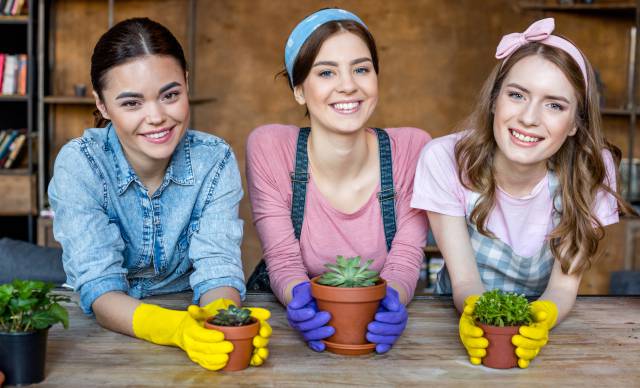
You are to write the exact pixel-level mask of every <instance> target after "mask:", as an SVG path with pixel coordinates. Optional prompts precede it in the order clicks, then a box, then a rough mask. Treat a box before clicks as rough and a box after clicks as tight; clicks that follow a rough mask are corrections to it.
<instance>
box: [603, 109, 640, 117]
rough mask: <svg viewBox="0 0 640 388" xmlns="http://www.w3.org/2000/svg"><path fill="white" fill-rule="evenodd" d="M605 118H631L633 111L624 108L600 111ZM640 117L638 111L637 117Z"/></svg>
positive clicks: (638, 111)
mask: <svg viewBox="0 0 640 388" xmlns="http://www.w3.org/2000/svg"><path fill="white" fill-rule="evenodd" d="M600 113H602V115H603V116H631V111H630V110H629V109H624V108H602V109H601V110H600ZM638 115H640V110H637V111H636V116H638Z"/></svg>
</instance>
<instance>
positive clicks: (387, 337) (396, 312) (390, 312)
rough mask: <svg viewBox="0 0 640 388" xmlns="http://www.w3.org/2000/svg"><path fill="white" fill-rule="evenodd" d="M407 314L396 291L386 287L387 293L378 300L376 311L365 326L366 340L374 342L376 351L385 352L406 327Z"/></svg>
mask: <svg viewBox="0 0 640 388" xmlns="http://www.w3.org/2000/svg"><path fill="white" fill-rule="evenodd" d="M408 319H409V314H408V313H407V309H406V308H405V307H404V305H403V304H402V303H401V302H400V298H399V297H398V292H397V291H396V290H394V289H393V288H391V287H387V295H386V296H385V297H384V299H382V302H380V307H378V312H376V315H375V317H374V318H373V321H372V322H371V323H370V324H369V325H368V326H367V329H368V331H367V341H369V342H371V343H374V344H376V352H377V353H386V352H388V351H389V349H391V347H392V346H393V344H394V343H395V342H396V341H397V340H398V338H399V337H400V334H402V332H403V331H404V328H405V327H407V320H408Z"/></svg>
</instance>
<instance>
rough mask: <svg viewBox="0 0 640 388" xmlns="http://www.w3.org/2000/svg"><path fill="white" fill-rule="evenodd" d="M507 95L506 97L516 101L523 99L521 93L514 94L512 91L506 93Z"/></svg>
mask: <svg viewBox="0 0 640 388" xmlns="http://www.w3.org/2000/svg"><path fill="white" fill-rule="evenodd" d="M507 95H508V96H509V97H511V98H514V99H516V100H519V99H521V98H524V96H523V95H522V93H519V92H514V91H511V92H508V93H507Z"/></svg>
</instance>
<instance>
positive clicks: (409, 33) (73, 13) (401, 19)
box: [53, 0, 638, 273]
mask: <svg viewBox="0 0 640 388" xmlns="http://www.w3.org/2000/svg"><path fill="white" fill-rule="evenodd" d="M55 3H56V5H55V10H54V18H55V23H56V26H57V29H56V32H55V41H56V53H55V68H54V73H53V77H54V91H55V92H56V93H58V94H67V95H69V94H72V90H73V89H72V87H73V84H74V83H85V84H87V85H89V84H90V82H89V59H90V55H91V50H92V47H93V45H94V44H95V42H96V40H97V39H98V37H99V36H100V34H101V33H102V32H104V30H105V29H106V26H107V9H106V3H107V2H106V1H82V0H58V1H56V2H55ZM517 3H518V2H516V1H512V0H483V1H477V0H451V1H443V0H395V1H388V0H352V1H341V0H337V1H331V2H328V1H320V0H304V1H302V0H300V1H292V0H200V1H198V3H197V4H198V5H197V18H196V19H197V20H196V48H195V50H196V51H195V53H196V64H195V68H194V71H193V73H194V74H193V75H194V76H195V84H194V85H193V86H194V87H195V94H196V96H199V97H212V98H215V101H213V102H209V103H206V104H202V105H198V106H196V107H195V108H194V122H193V127H194V128H196V129H199V130H203V131H208V132H212V133H214V134H216V135H218V136H221V137H223V138H224V139H226V140H227V141H228V142H229V143H230V144H231V145H232V147H233V149H234V150H235V152H236V155H237V157H238V160H239V162H240V168H241V170H242V171H243V172H244V158H245V152H244V148H245V141H246V138H247V135H248V134H249V133H250V131H251V130H252V129H253V128H255V127H256V126H258V125H261V124H266V123H291V124H298V125H303V124H305V123H306V120H305V118H304V110H303V108H301V107H300V106H298V105H297V104H296V103H295V101H294V99H293V97H292V95H291V92H290V90H289V88H288V86H287V83H286V80H284V79H277V80H274V75H275V74H276V73H277V72H278V71H280V70H281V68H282V64H283V55H284V54H283V46H284V43H285V40H286V38H287V36H288V34H289V32H290V31H291V29H292V28H293V27H294V26H295V24H296V23H297V22H298V21H299V20H301V19H302V18H304V17H305V16H306V15H308V14H310V13H312V12H313V11H315V10H317V9H320V8H322V7H328V6H338V7H343V8H345V9H348V10H351V11H353V12H355V13H356V14H358V15H359V16H360V17H361V18H362V19H363V20H364V21H365V23H367V25H368V27H369V29H370V30H371V32H372V33H373V35H374V37H375V38H376V40H377V43H378V49H379V56H380V69H381V71H380V77H379V79H380V100H379V103H378V107H377V110H376V112H375V114H374V116H373V118H372V119H371V121H370V124H371V125H372V126H380V127H387V126H415V127H419V128H422V129H424V130H427V131H429V132H430V133H431V135H432V136H434V137H437V136H442V135H445V134H447V133H449V132H450V131H451V130H452V128H453V127H454V126H455V125H456V124H457V123H458V122H459V121H461V120H462V119H463V118H464V117H465V116H466V115H467V114H468V113H469V112H470V110H471V108H472V105H473V102H474V98H475V96H476V94H477V93H478V91H479V89H480V86H481V84H482V82H483V80H484V79H485V77H486V76H487V75H488V73H489V72H490V70H491V68H492V67H493V66H494V65H495V63H496V61H495V59H494V58H493V55H494V53H495V47H496V45H497V43H498V41H499V39H500V37H501V36H502V35H503V34H505V33H509V32H514V31H522V30H523V29H524V28H526V26H527V25H528V24H529V23H530V22H532V21H533V20H535V19H536V18H537V17H539V16H541V14H540V13H538V12H523V11H521V10H520V9H519V8H518V6H517ZM187 7H188V3H187V2H186V1H179V0H158V1H151V0H135V1H134V0H131V1H116V8H115V20H116V21H119V20H122V19H125V18H128V17H132V16H148V17H150V18H152V19H155V20H157V21H159V22H161V23H163V24H165V25H166V26H167V27H168V28H169V29H171V30H172V31H173V32H174V33H175V35H176V36H177V37H178V39H179V40H180V41H181V42H182V43H183V46H184V47H185V49H186V48H187V43H188V42H187V36H188V35H187V31H188V29H187V28H188V26H187V24H186V20H187V15H188V13H187V12H188V10H187ZM587 22H589V24H588V25H589V26H595V28H597V29H598V30H597V31H598V32H597V33H594V32H593V30H591V29H590V30H585V29H584V26H585V24H584V23H587ZM558 24H559V28H558V31H559V32H561V33H566V34H567V35H569V36H571V37H572V38H574V40H575V41H576V42H577V43H578V44H580V46H581V47H582V48H583V49H584V51H585V52H586V53H587V55H589V56H591V55H593V56H594V63H596V65H598V64H602V66H604V65H605V64H606V66H607V68H606V70H603V73H602V75H603V79H604V80H605V82H606V83H607V88H608V89H607V92H608V93H609V94H610V95H611V97H610V99H611V101H612V102H616V103H619V102H621V101H623V100H622V99H621V96H623V95H624V85H623V84H624V78H623V75H624V74H626V73H625V67H624V61H625V60H626V59H625V58H626V57H624V55H622V57H621V54H620V53H621V52H625V48H624V47H626V46H624V42H623V41H622V40H620V36H623V37H624V36H626V35H625V33H624V31H623V29H624V28H626V25H625V24H624V22H622V21H618V20H609V22H607V23H605V22H604V21H602V22H600V21H598V20H590V21H589V20H587V21H585V20H584V18H583V17H582V16H580V17H575V16H567V15H559V17H558ZM611 25H613V27H611ZM590 28H591V27H590ZM614 36H615V38H614ZM611 42H614V43H611ZM187 55H188V54H187ZM607 58H620V59H621V61H620V63H612V62H614V61H611V60H608V59H607ZM91 110H92V108H91V109H90V108H88V107H86V106H85V107H77V106H76V107H71V106H64V107H58V108H56V120H55V128H56V130H55V133H54V149H55V150H57V149H59V147H60V146H61V145H62V144H64V143H65V142H66V141H68V140H69V139H71V138H73V137H75V136H78V135H80V134H81V133H82V130H83V128H85V127H88V126H90V125H91V123H92V118H91V115H90V113H91ZM618 121H620V120H618ZM618 126H619V127H621V128H623V129H618V130H616V131H617V132H614V135H615V139H614V140H615V141H616V143H618V144H619V145H621V146H622V145H625V144H626V141H625V139H624V137H623V135H624V133H623V132H622V131H623V130H624V128H625V127H624V121H622V124H618ZM636 152H638V151H636ZM636 154H637V155H638V153H636ZM241 216H242V217H243V218H244V219H245V221H246V224H245V225H246V226H245V239H244V243H243V259H244V261H245V271H246V272H247V273H249V271H251V269H252V268H253V266H254V265H255V263H256V262H257V261H258V260H259V259H260V257H261V249H260V242H259V240H258V238H257V236H256V233H255V230H254V228H253V225H252V223H251V212H250V204H249V201H248V199H247V198H246V197H245V199H244V200H243V202H242V205H241Z"/></svg>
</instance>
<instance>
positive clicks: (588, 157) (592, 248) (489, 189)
mask: <svg viewBox="0 0 640 388" xmlns="http://www.w3.org/2000/svg"><path fill="white" fill-rule="evenodd" d="M532 55H538V56H540V57H542V58H544V59H545V60H547V61H549V62H551V63H553V64H554V65H556V66H557V67H558V68H559V69H560V70H561V71H562V73H563V74H564V75H565V76H566V77H567V79H568V80H569V82H570V83H571V85H572V86H573V90H574V93H575V96H576V99H577V109H576V115H575V118H574V120H575V122H574V123H575V126H576V128H577V131H576V134H575V135H574V136H569V137H567V139H566V140H565V142H564V143H563V145H562V146H561V147H560V149H559V150H558V151H557V152H556V153H555V154H554V155H553V156H552V157H551V158H549V160H548V162H547V168H548V169H549V170H552V171H554V172H555V174H556V175H557V176H558V180H559V185H560V187H559V192H558V194H557V195H559V196H560V199H561V202H562V209H556V210H559V214H560V221H559V223H558V224H557V225H555V227H554V229H553V230H552V231H551V233H550V234H549V236H548V237H549V240H550V244H551V251H552V252H553V255H554V257H555V258H556V260H558V261H560V264H561V266H562V271H563V272H564V273H581V272H582V271H584V270H586V269H588V268H589V266H590V265H591V261H592V259H593V258H594V257H595V255H596V251H597V248H598V244H599V242H600V240H601V239H602V237H603V234H604V229H603V227H602V225H601V224H600V222H599V221H598V219H597V218H596V217H595V215H594V214H593V209H594V204H595V201H596V195H597V193H598V191H600V190H604V191H605V192H608V193H610V194H611V195H613V196H614V197H615V198H616V201H617V204H618V209H619V211H620V212H621V213H623V214H624V213H626V214H635V211H634V210H633V208H631V206H629V205H628V204H627V203H626V202H625V201H624V199H622V197H621V196H620V194H618V192H619V190H618V189H616V190H611V189H610V188H609V185H608V183H609V181H608V178H607V170H606V167H605V162H604V160H603V157H602V151H603V150H608V151H610V152H611V155H612V156H613V159H614V162H615V164H616V166H617V165H619V163H620V157H621V152H620V150H619V149H618V148H617V147H616V146H614V145H613V144H611V143H609V142H608V141H607V140H606V139H605V138H604V134H603V133H602V121H601V116H600V107H599V103H598V92H597V88H596V85H595V74H594V72H593V68H592V67H591V64H590V63H589V62H588V61H587V59H586V57H585V63H586V67H587V75H588V80H587V81H588V87H587V89H586V90H585V80H584V77H583V75H582V71H581V70H580V67H579V66H578V64H577V63H576V62H575V61H574V60H573V58H571V56H570V55H569V54H567V53H566V52H565V51H564V50H562V49H559V48H557V47H553V46H548V45H544V44H541V43H529V44H527V45H525V46H522V47H521V48H520V49H518V50H517V51H515V52H514V53H513V54H512V55H511V56H510V57H509V58H508V59H507V60H505V61H504V63H503V64H497V65H496V66H495V68H494V69H493V71H492V73H491V75H490V76H489V78H488V79H487V80H486V81H485V84H484V86H483V88H482V91H481V93H480V97H479V99H478V102H477V105H476V107H475V110H474V112H473V113H472V114H471V116H470V117H469V118H468V119H467V121H466V123H465V128H470V131H469V132H468V133H467V135H466V136H464V137H463V138H462V139H461V140H460V141H459V142H458V143H457V144H456V146H455V157H456V162H457V164H458V166H460V168H459V171H458V177H459V179H460V182H462V184H463V185H464V186H465V187H466V188H467V189H469V190H472V191H475V192H478V193H480V198H479V200H478V204H477V206H476V207H475V208H474V210H473V211H472V212H471V215H470V218H471V221H472V222H473V223H474V224H475V225H476V227H477V228H478V231H479V232H480V233H482V234H484V235H486V236H489V237H494V235H493V234H492V233H491V232H490V231H489V230H487V228H486V223H487V220H488V218H489V213H490V212H491V210H492V209H493V207H494V205H495V199H496V194H495V193H496V180H495V170H494V165H493V163H494V159H493V157H494V154H495V151H496V148H497V144H496V141H495V138H494V135H493V120H494V114H493V111H494V107H495V103H496V99H497V97H498V95H499V93H500V90H501V88H502V83H503V81H504V79H505V78H506V76H507V75H508V74H509V71H510V70H511V68H512V67H513V66H514V65H515V64H516V63H518V62H519V61H520V60H522V59H524V58H526V57H529V56H532ZM583 57H584V56H583ZM616 171H617V170H616ZM616 175H618V178H619V174H616ZM617 182H618V186H619V182H620V180H619V179H618V180H617Z"/></svg>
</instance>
